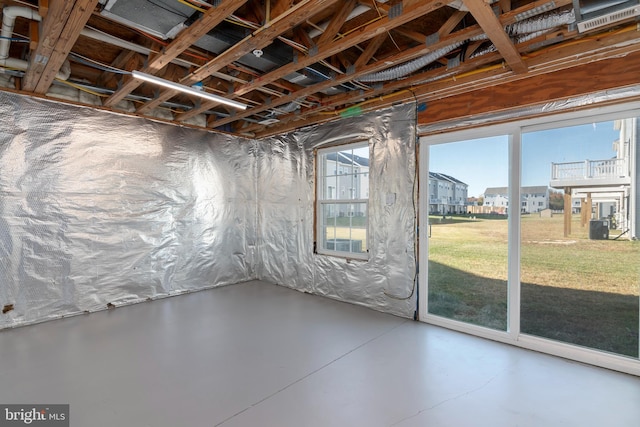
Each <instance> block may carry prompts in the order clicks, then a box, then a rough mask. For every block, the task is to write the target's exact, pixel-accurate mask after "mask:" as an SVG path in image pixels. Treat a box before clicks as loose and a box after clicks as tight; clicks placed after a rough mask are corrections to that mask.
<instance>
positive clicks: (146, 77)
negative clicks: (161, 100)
mask: <svg viewBox="0 0 640 427" xmlns="http://www.w3.org/2000/svg"><path fill="white" fill-rule="evenodd" d="M131 75H132V76H133V78H134V79H138V80H143V81H145V82H149V83H153V84H156V85H158V86H162V87H166V88H167V89H173V90H177V91H178V92H183V93H187V94H189V95H193V96H197V97H200V98H204V99H207V100H209V101H213V102H217V103H220V104H224V105H228V106H229V107H233V108H237V109H239V110H246V109H247V108H248V105H246V104H243V103H241V102H238V101H234V100H233V99H227V98H223V97H222V96H218V95H214V94H212V93H208V92H205V91H203V90H198V89H194V88H192V87H189V86H185V85H181V84H180V83H175V82H172V81H169V80H165V79H161V78H160V77H156V76H152V75H151V74H146V73H142V72H140V71H137V70H134V71H132V72H131Z"/></svg>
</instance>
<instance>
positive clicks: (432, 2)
mask: <svg viewBox="0 0 640 427" xmlns="http://www.w3.org/2000/svg"><path fill="white" fill-rule="evenodd" d="M448 3H450V0H445V1H441V0H420V1H419V2H416V3H412V5H410V6H408V7H403V9H402V13H401V14H400V15H398V16H395V15H394V17H393V18H389V17H388V16H386V17H384V18H383V19H380V20H378V21H375V22H373V23H371V24H369V25H367V26H365V27H363V28H361V29H360V30H359V31H356V32H353V33H351V34H349V35H347V36H345V37H344V38H342V39H340V40H337V41H334V42H333V43H330V44H328V45H325V46H323V47H321V48H319V49H318V52H317V53H316V54H315V55H308V56H304V57H302V58H297V61H294V62H291V63H289V64H287V65H284V66H282V67H280V68H277V69H275V70H273V71H271V72H269V73H267V74H265V75H263V76H262V77H260V78H258V79H256V80H254V81H253V82H252V83H250V84H248V85H246V86H244V87H243V88H241V89H240V90H239V91H238V92H235V93H234V94H233V97H237V96H241V95H243V94H245V93H247V92H250V91H252V90H255V89H256V88H258V87H260V86H264V85H266V84H269V83H271V82H273V81H275V80H278V79H280V78H282V77H284V76H286V75H288V74H290V73H293V72H295V71H298V70H300V69H302V68H304V67H306V66H309V65H311V64H314V63H316V62H318V61H321V60H323V59H325V58H327V57H329V56H332V55H335V54H336V53H338V52H341V51H343V50H345V49H348V48H350V47H353V46H356V45H358V44H360V43H362V42H365V41H367V40H369V39H371V38H373V37H375V36H377V35H379V34H381V33H386V32H387V31H390V30H392V29H393V28H397V27H399V26H401V25H404V24H406V23H407V22H410V21H413V20H414V19H416V18H418V17H420V16H423V15H426V14H428V13H430V12H433V11H434V10H437V9H439V8H441V7H443V6H444V5H445V4H448ZM403 4H404V3H403ZM303 91H304V90H303ZM278 102H279V101H278ZM216 105H217V103H214V102H205V103H203V104H202V105H201V106H200V107H199V108H194V109H193V110H190V111H189V112H187V113H185V114H182V115H180V116H179V117H178V120H180V121H181V120H187V119H188V118H190V117H193V116H195V115H197V114H199V113H201V112H203V111H206V110H208V109H210V108H213V107H214V106H216ZM280 105H282V104H280ZM260 108H264V107H260ZM267 109H268V108H267ZM262 111H264V110H262ZM251 114H254V109H250V110H248V111H245V112H242V113H239V114H237V115H236V116H234V117H238V116H241V117H248V116H250V115H251ZM231 121H233V119H231V118H226V119H223V120H222V122H226V123H229V122H231Z"/></svg>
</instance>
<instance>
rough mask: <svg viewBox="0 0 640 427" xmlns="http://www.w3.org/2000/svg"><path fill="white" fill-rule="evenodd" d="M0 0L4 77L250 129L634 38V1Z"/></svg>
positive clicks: (260, 133) (591, 53)
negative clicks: (204, 94)
mask: <svg viewBox="0 0 640 427" xmlns="http://www.w3.org/2000/svg"><path fill="white" fill-rule="evenodd" d="M0 4H2V6H3V10H2V12H3V13H2V14H3V27H2V38H1V39H0V67H1V69H2V70H3V71H4V73H3V74H0V77H1V78H0V86H3V87H4V89H5V90H17V91H20V92H22V93H28V94H33V95H37V96H47V97H52V98H56V99H64V100H67V101H72V102H76V103H80V104H88V105H92V106H97V107H100V108H107V109H113V110H116V111H125V112H128V113H132V114H137V115H140V116H146V117H152V118H156V119H160V120H166V121H171V122H177V123H182V124H187V125H190V126H196V127H202V128H208V129H217V130H222V131H226V132H232V133H235V134H239V135H248V136H252V137H264V136H269V135H273V134H278V133H281V132H285V131H289V130H292V129H296V128H299V127H303V126H307V125H310V124H315V123H320V122H326V121H330V120H334V119H336V118H340V117H346V116H353V115H357V114H360V113H362V112H363V111H367V110H372V109H378V108H382V107H386V106H388V105H391V104H394V103H398V102H407V101H414V100H417V101H418V102H419V103H424V102H430V101H433V100H437V99H443V98H447V97H451V96H458V95H462V94H468V93H469V92H471V91H473V90H477V89H482V88H486V87H490V86H494V85H496V84H500V83H501V82H513V81H518V80H522V79H525V78H526V77H528V76H536V75H541V74H545V73H553V72H557V71H559V70H567V69H569V68H570V67H573V66H576V65H579V64H587V63H590V62H593V61H596V60H598V61H600V60H607V59H609V58H617V57H620V56H624V55H627V54H629V53H631V52H636V51H638V50H640V43H638V41H639V39H640V34H639V33H638V31H637V27H636V24H635V22H636V19H637V15H638V14H640V6H639V5H638V0H635V1H625V0H605V1H587V0H573V1H572V0H553V1H548V0H540V1H531V0H520V1H518V0H494V1H490V0H485V1H482V0H457V1H446V0H439V1H434V0H404V1H401V0H67V1H62V0H48V1H47V0H40V1H37V0H27V1H2V2H1V3H0ZM603 64H604V65H603V67H606V62H605V63H603ZM133 71H136V72H138V71H139V72H142V73H144V74H148V75H155V76H157V77H160V78H162V79H163V80H164V81H172V82H177V83H179V84H181V85H183V86H187V87H193V88H196V89H197V90H200V91H204V92H208V93H211V94H215V95H218V96H221V97H224V98H227V99H233V100H236V101H238V102H240V103H242V104H245V105H246V106H247V108H246V109H245V110H242V109H237V108H234V107H229V106H226V105H224V104H222V103H220V102H217V101H215V100H203V99H200V98H199V97H196V96H193V95H192V94H184V93H181V92H178V91H177V90H175V89H173V88H164V87H162V86H159V85H157V84H154V83H150V82H146V81H143V80H141V79H140V78H139V76H140V74H136V75H135V76H134V75H132V72H133ZM612 71H613V70H612ZM423 106H424V104H423Z"/></svg>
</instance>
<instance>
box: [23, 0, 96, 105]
mask: <svg viewBox="0 0 640 427" xmlns="http://www.w3.org/2000/svg"><path fill="white" fill-rule="evenodd" d="M97 4H98V0H76V1H57V2H52V4H51V5H50V6H49V9H48V11H47V16H46V18H44V19H43V23H42V27H43V34H42V36H41V39H42V41H41V42H40V44H39V45H38V47H37V48H36V50H35V51H34V52H33V60H32V61H31V63H30V64H29V69H28V70H27V72H26V74H25V76H24V78H23V81H22V88H23V90H25V91H28V92H34V93H38V94H45V93H47V91H48V90H49V88H50V87H51V84H52V83H53V80H54V79H55V78H56V75H57V74H58V72H59V71H60V69H61V68H62V65H63V64H64V62H65V61H66V60H67V57H68V56H69V53H70V52H71V48H72V47H73V45H74V44H75V43H76V41H77V40H78V37H79V36H80V31H82V29H83V28H84V26H85V24H86V23H87V21H88V20H89V17H90V16H91V14H92V13H93V10H94V9H95V7H96V5H97Z"/></svg>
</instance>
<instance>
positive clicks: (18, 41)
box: [0, 36, 30, 43]
mask: <svg viewBox="0 0 640 427" xmlns="http://www.w3.org/2000/svg"><path fill="white" fill-rule="evenodd" d="M0 39H3V40H9V41H11V42H17V43H29V42H30V41H29V40H28V39H26V40H25V39H18V38H14V37H4V36H0Z"/></svg>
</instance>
